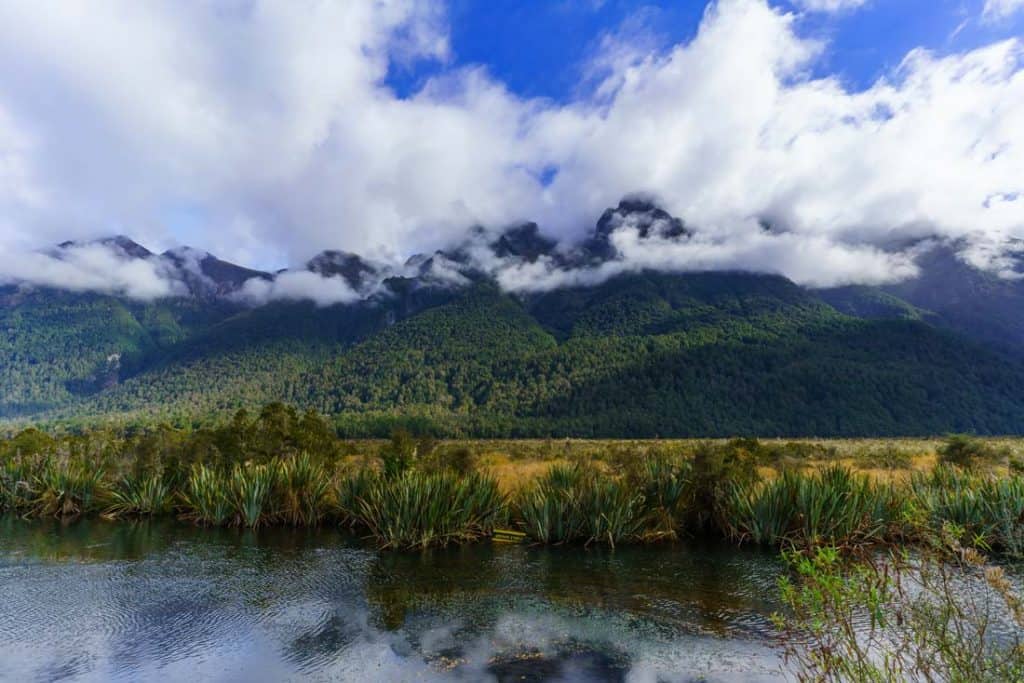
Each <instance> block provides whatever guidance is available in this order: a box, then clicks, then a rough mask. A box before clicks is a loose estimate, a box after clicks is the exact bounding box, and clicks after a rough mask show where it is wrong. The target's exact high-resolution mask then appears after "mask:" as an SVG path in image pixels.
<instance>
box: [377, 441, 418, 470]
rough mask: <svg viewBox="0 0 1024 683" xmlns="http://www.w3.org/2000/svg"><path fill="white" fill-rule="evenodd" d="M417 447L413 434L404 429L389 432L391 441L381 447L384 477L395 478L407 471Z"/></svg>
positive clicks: (416, 452) (413, 459) (415, 454)
mask: <svg viewBox="0 0 1024 683" xmlns="http://www.w3.org/2000/svg"><path fill="white" fill-rule="evenodd" d="M418 451H419V448H418V444H417V443H416V439H415V438H413V435H412V434H410V433H409V432H407V431H406V430H404V429H397V430H395V431H394V432H393V433H392V434H391V441H390V442H389V443H388V444H387V445H386V446H385V447H384V448H382V449H381V452H380V459H381V462H382V463H384V477H385V478H387V479H395V478H397V477H399V476H401V475H403V474H405V473H406V472H408V471H409V469H410V468H412V466H413V462H414V461H415V460H416V456H417V454H418Z"/></svg>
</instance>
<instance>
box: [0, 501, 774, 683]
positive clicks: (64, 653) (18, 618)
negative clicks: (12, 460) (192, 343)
mask: <svg viewBox="0 0 1024 683" xmlns="http://www.w3.org/2000/svg"><path fill="white" fill-rule="evenodd" d="M781 570H782V567H781V564H780V563H779V561H778V559H777V558H776V556H775V555H774V554H773V553H770V552H760V551H757V550H741V549H736V548H732V547H729V546H724V545H704V544H698V545H687V544H673V545H663V546H654V547H649V546H648V547H632V548H619V549H617V550H614V551H612V550H607V549H583V548H578V547H575V548H554V549H551V548H531V547H527V546H515V545H499V544H494V545H492V544H490V543H483V544H477V545H472V546H465V547H460V548H454V549H449V550H435V551H430V552H425V553H411V554H410V553H393V552H378V551H377V550H375V549H373V548H372V547H371V546H368V545H367V544H365V543H363V542H362V541H360V540H359V539H356V538H353V537H352V536H350V535H348V534H346V533H343V532H341V531H337V530H333V529H323V530H316V531H307V530H293V529H281V528H272V529H263V530H258V531H256V532H243V531H236V530H211V529H197V528H194V527H191V526H188V525H184V524H177V523H174V522H151V523H125V522H116V523H114V522H104V521H102V520H86V521H80V522H76V523H74V524H71V525H62V524H60V523H59V522H50V521H24V520H21V519H14V518H9V517H8V518H0V586H2V587H3V595H4V599H3V600H2V601H0V680H12V681H57V680H61V681H65V680H66V681H106V680H124V681H157V680H159V681H166V680H188V681H206V680H210V681H240V682H241V681H279V680H297V681H298V680H312V681H318V680H353V681H366V680H386V681H405V680H410V681H413V680H415V681H433V680H438V681H446V680H454V681H477V680H493V681H523V680H525V681H691V680H709V681H737V680H742V681H759V680H764V681H770V680H779V679H782V678H783V669H782V662H781V651H780V649H779V644H778V643H777V642H775V641H774V634H773V629H772V626H771V623H770V620H769V615H770V614H771V613H772V612H773V611H774V610H776V609H778V608H779V604H778V602H777V599H776V579H777V577H778V575H779V572H780V571H781Z"/></svg>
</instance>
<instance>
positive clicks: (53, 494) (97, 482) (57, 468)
mask: <svg viewBox="0 0 1024 683" xmlns="http://www.w3.org/2000/svg"><path fill="white" fill-rule="evenodd" d="M105 492H106V486H105V483H104V480H103V469H102V468H101V467H96V466H95V465H94V464H93V463H87V462H84V461H82V460H80V459H78V458H50V459H47V460H46V461H45V463H44V464H43V466H42V468H41V470H40V471H39V473H38V474H37V475H36V476H35V478H34V479H33V481H32V494H31V495H32V512H33V514H35V515H37V516H40V517H60V518H65V519H73V518H76V517H78V516H80V515H83V514H89V513H91V512H95V511H96V510H97V509H98V508H99V506H100V504H101V502H102V498H103V496H104V494H105Z"/></svg>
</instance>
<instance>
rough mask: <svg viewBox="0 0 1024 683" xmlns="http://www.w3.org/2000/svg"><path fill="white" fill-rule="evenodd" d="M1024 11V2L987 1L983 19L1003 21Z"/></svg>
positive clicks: (1015, 0)
mask: <svg viewBox="0 0 1024 683" xmlns="http://www.w3.org/2000/svg"><path fill="white" fill-rule="evenodd" d="M1022 9H1024V0H985V8H984V9H983V10H982V17H983V18H984V19H985V20H986V21H1001V20H1003V19H1007V18H1009V17H1011V16H1013V15H1014V14H1016V13H1017V12H1019V11H1021V10H1022Z"/></svg>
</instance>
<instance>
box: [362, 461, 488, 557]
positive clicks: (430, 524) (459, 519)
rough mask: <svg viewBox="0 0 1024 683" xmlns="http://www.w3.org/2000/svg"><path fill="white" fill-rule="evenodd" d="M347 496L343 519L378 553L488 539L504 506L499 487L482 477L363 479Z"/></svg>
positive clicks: (448, 475) (423, 475) (405, 475)
mask: <svg viewBox="0 0 1024 683" xmlns="http://www.w3.org/2000/svg"><path fill="white" fill-rule="evenodd" d="M359 482H360V483H359V486H360V490H359V491H358V492H355V491H352V493H354V494H355V495H353V496H351V497H349V496H346V497H345V501H344V503H343V504H344V505H347V506H350V507H349V508H348V509H346V510H345V513H346V515H347V517H348V518H349V519H350V520H352V522H353V523H354V524H355V525H356V526H359V527H362V528H365V529H366V530H368V531H369V532H370V534H371V535H372V537H373V538H374V539H376V541H377V543H378V544H379V545H380V547H382V548H394V549H414V548H426V547H428V546H445V545H448V544H450V543H460V542H466V541H473V540H476V539H479V538H482V537H484V536H487V535H489V534H490V533H491V532H492V531H493V529H494V526H495V523H496V522H497V520H498V519H499V516H500V515H501V512H502V510H503V508H504V506H505V500H504V496H503V495H502V494H501V492H500V491H499V490H498V484H497V482H496V481H495V480H494V479H492V478H490V477H487V476H485V475H482V474H470V475H468V476H465V477H460V476H458V475H456V474H453V473H451V472H441V473H434V474H432V473H422V472H417V471H416V470H408V471H406V472H404V473H402V474H399V475H397V476H394V475H393V476H390V477H384V476H367V477H366V478H364V479H361V480H359Z"/></svg>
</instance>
